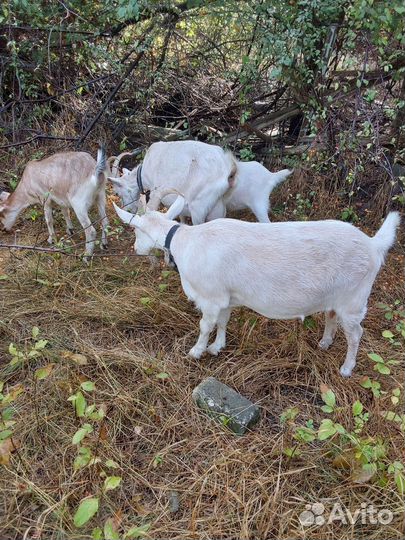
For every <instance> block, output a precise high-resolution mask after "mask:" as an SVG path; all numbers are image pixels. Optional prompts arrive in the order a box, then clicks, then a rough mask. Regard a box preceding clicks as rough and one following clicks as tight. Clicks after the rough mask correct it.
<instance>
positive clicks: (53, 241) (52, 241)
mask: <svg viewBox="0 0 405 540" xmlns="http://www.w3.org/2000/svg"><path fill="white" fill-rule="evenodd" d="M54 243H55V239H54V238H52V236H48V244H49V245H51V246H52V245H53V244H54Z"/></svg>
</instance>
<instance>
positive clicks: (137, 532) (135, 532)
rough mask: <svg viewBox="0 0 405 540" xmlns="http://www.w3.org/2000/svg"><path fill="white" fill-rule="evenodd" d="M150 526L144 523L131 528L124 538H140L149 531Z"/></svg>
mask: <svg viewBox="0 0 405 540" xmlns="http://www.w3.org/2000/svg"><path fill="white" fill-rule="evenodd" d="M149 529H150V524H149V523H146V524H145V525H141V526H140V527H131V528H130V529H129V531H127V532H126V534H124V538H142V537H143V536H145V534H146V533H147V532H148V531H149Z"/></svg>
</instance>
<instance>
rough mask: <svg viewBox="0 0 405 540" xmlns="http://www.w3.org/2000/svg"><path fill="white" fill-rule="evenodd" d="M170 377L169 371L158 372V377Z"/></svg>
mask: <svg viewBox="0 0 405 540" xmlns="http://www.w3.org/2000/svg"><path fill="white" fill-rule="evenodd" d="M168 377H170V375H169V374H168V373H165V372H164V371H162V372H161V373H157V374H156V378H157V379H167V378H168Z"/></svg>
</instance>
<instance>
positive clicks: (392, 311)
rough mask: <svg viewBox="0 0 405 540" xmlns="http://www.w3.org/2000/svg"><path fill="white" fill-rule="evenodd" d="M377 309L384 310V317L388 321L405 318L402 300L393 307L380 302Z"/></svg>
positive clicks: (397, 301) (396, 301)
mask: <svg viewBox="0 0 405 540" xmlns="http://www.w3.org/2000/svg"><path fill="white" fill-rule="evenodd" d="M377 307H378V308H379V309H382V310H384V317H385V318H386V319H387V321H392V320H395V319H399V318H405V310H404V308H403V306H402V303H401V301H400V300H395V302H394V303H393V304H391V305H389V304H384V303H382V302H379V303H378V304H377Z"/></svg>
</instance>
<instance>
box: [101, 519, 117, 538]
mask: <svg viewBox="0 0 405 540" xmlns="http://www.w3.org/2000/svg"><path fill="white" fill-rule="evenodd" d="M104 540H120V536H119V534H118V531H117V530H116V526H115V523H114V520H113V519H112V518H108V519H107V520H106V522H105V524H104Z"/></svg>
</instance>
